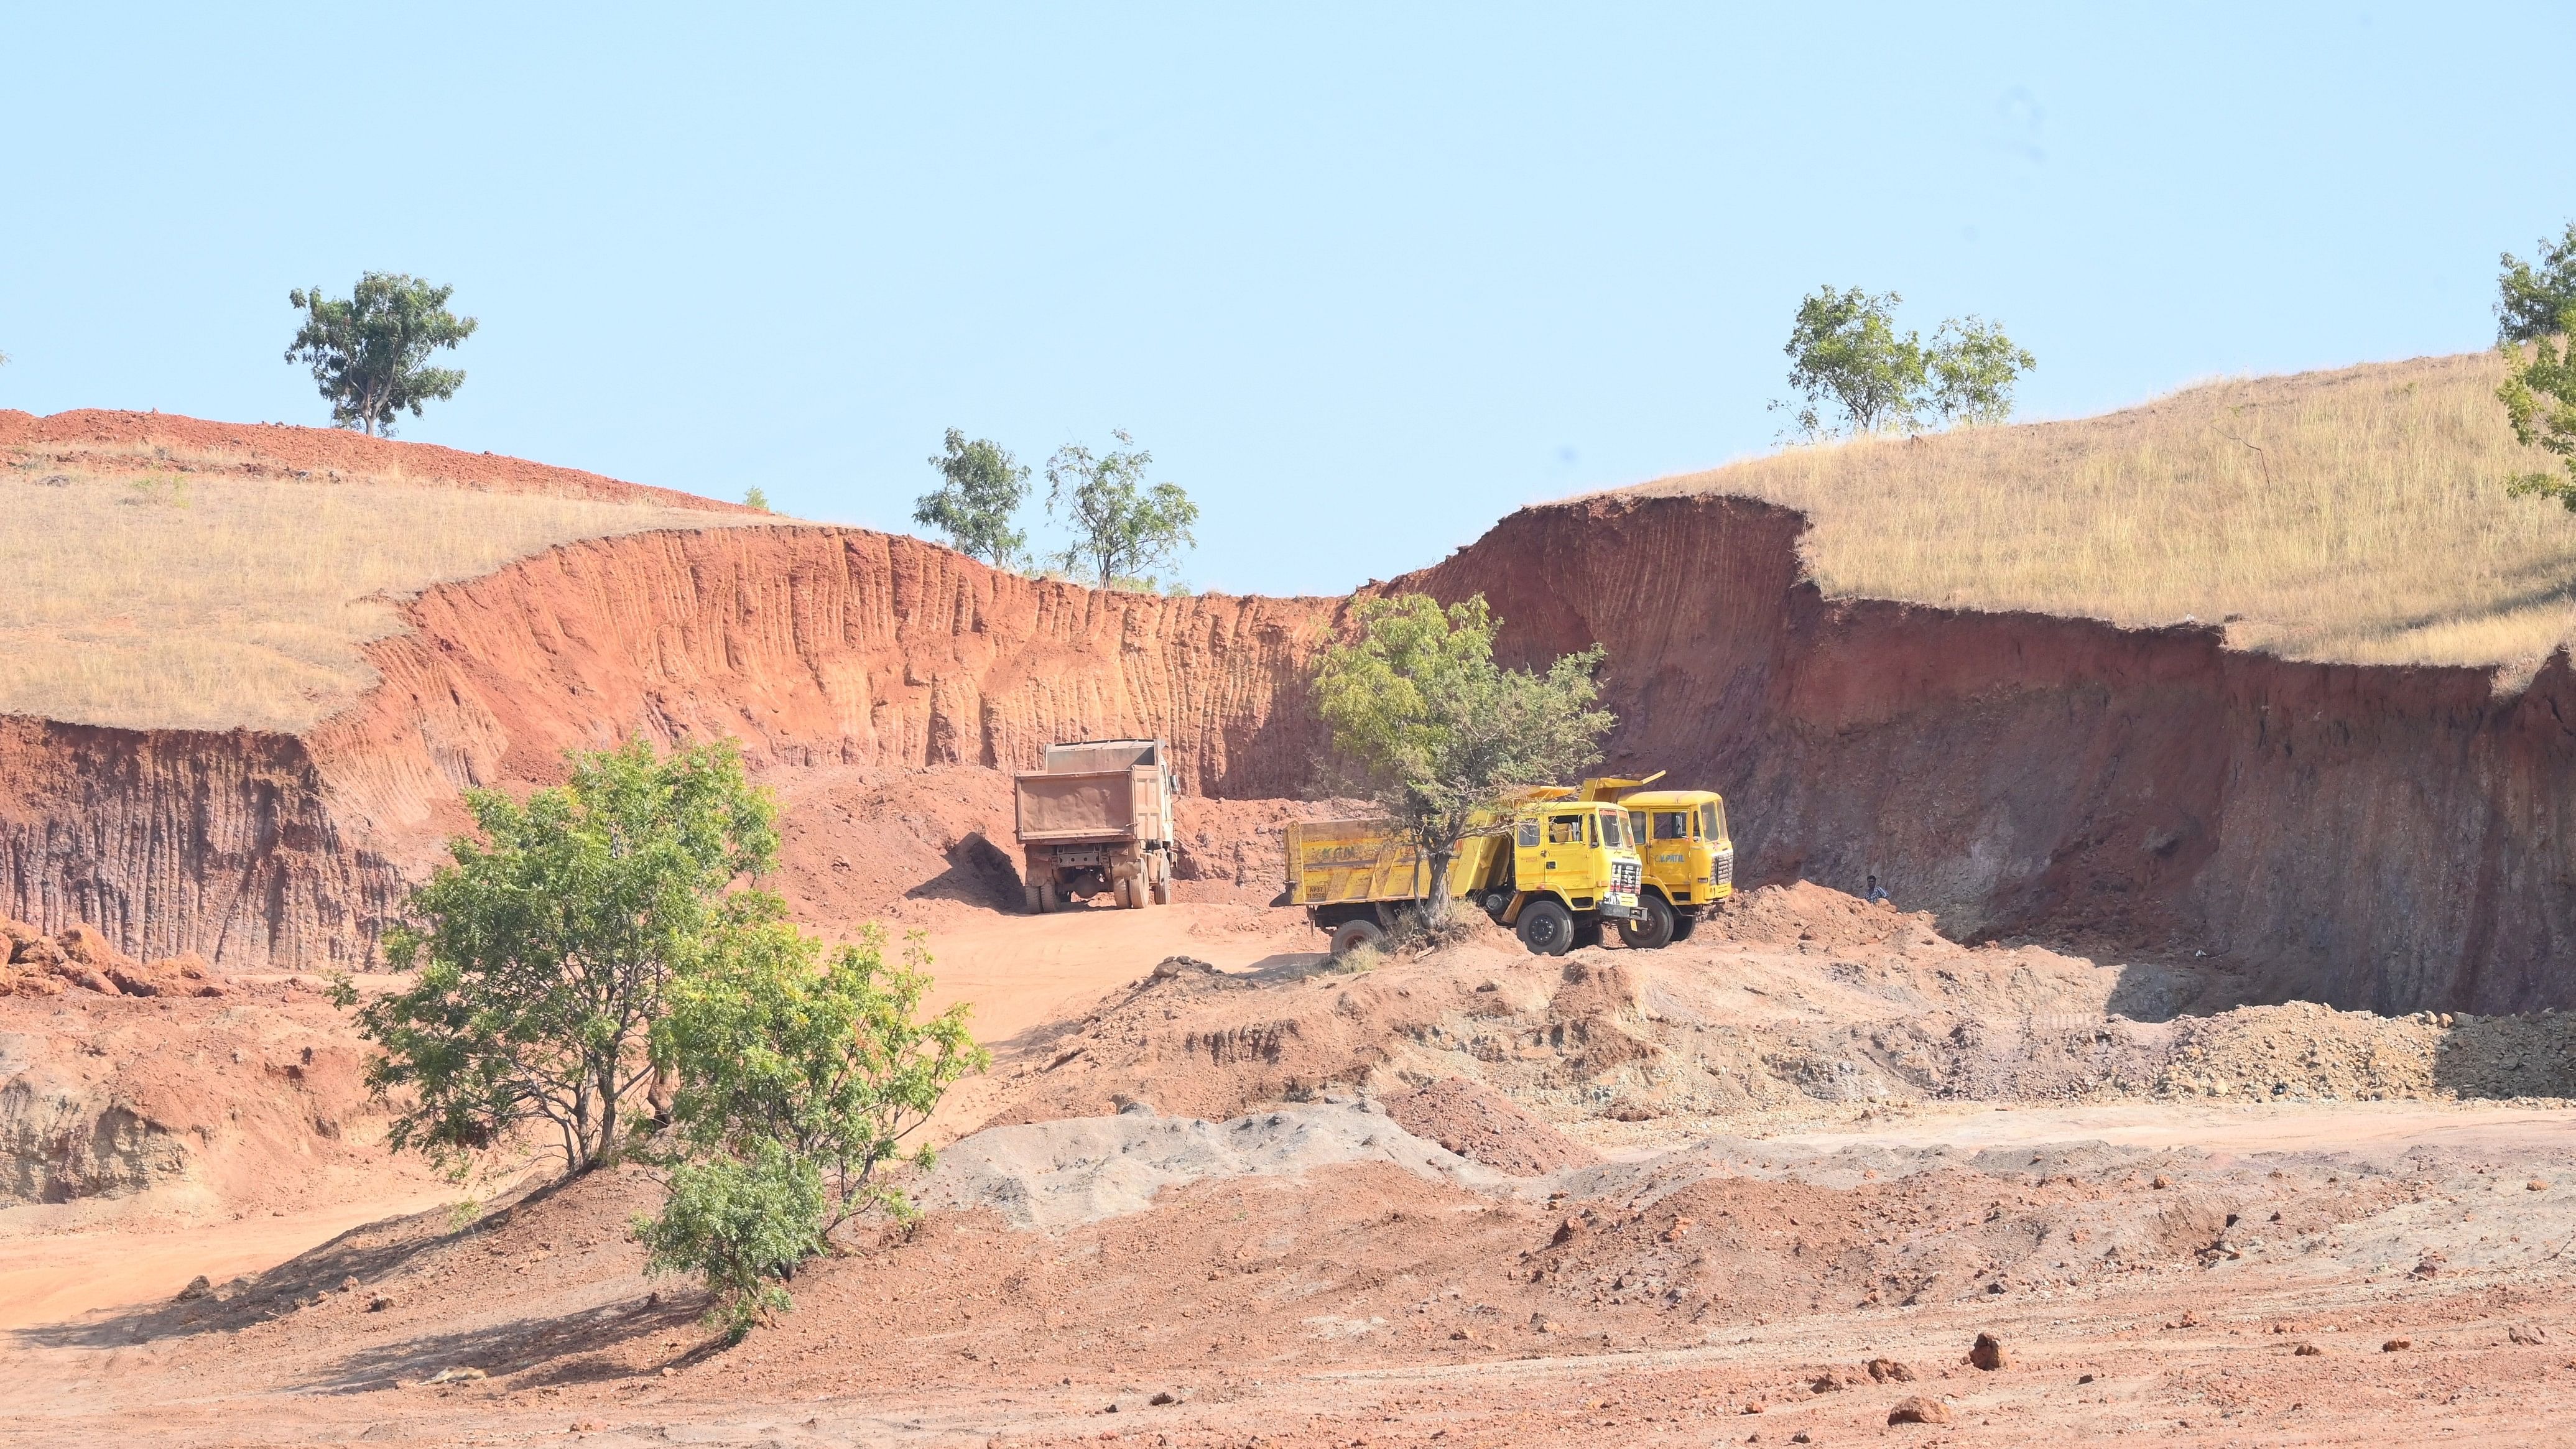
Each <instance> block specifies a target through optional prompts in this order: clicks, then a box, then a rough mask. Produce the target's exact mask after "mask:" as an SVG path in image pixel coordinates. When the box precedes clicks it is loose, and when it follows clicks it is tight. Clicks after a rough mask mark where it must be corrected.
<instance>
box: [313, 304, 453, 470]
mask: <svg viewBox="0 0 2576 1449" xmlns="http://www.w3.org/2000/svg"><path fill="white" fill-rule="evenodd" d="M455 291H456V289H455V288H454V287H439V286H432V285H431V284H430V283H427V282H423V281H419V280H417V279H415V278H412V277H410V276H406V275H404V274H402V273H399V272H369V273H367V274H366V275H364V276H362V277H360V278H358V285H357V288H356V290H354V291H353V292H351V294H350V295H349V296H348V298H347V299H345V300H340V299H334V298H329V297H325V296H323V295H322V289H321V288H319V287H316V288H314V289H313V290H311V291H309V292H307V291H303V290H300V289H299V290H296V291H291V292H289V293H287V294H286V300H287V302H288V303H289V304H290V305H292V306H295V307H299V308H302V309H303V311H304V325H303V326H301V327H299V328H297V329H296V331H295V340H294V341H293V342H292V343H290V344H288V346H287V349H286V360H287V361H289V362H307V363H311V364H312V365H313V380H314V382H315V383H317V384H319V385H320V387H321V389H322V396H323V397H324V399H326V400H327V401H329V403H330V404H331V421H332V423H333V424H334V425H336V426H339V427H343V428H357V429H360V430H362V431H364V432H366V433H367V434H369V435H370V436H382V437H388V438H389V437H392V436H393V431H394V427H393V424H394V414H396V413H398V412H401V411H402V410H403V409H405V408H409V409H411V415H412V416H413V417H419V416H420V410H421V405H422V404H423V403H429V402H445V401H446V400H447V399H449V398H451V397H454V396H455V395H456V390H457V389H458V388H459V387H462V386H464V384H465V374H464V373H462V372H459V371H457V370H455V369H453V368H443V367H431V366H429V357H430V354H431V353H433V352H436V351H438V350H440V349H441V348H449V347H454V346H456V345H457V344H458V343H460V342H463V341H464V340H465V339H466V338H468V337H471V336H473V335H474V329H475V327H476V326H477V325H478V324H477V323H476V321H475V319H474V318H471V317H459V316H457V315H456V314H455V313H453V312H450V311H448V310H447V299H448V298H449V297H450V296H451V295H453V294H454V293H455Z"/></svg>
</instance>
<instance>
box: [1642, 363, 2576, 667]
mask: <svg viewBox="0 0 2576 1449" xmlns="http://www.w3.org/2000/svg"><path fill="white" fill-rule="evenodd" d="M2503 372H2504V364H2503V361H2502V359H2501V358H2499V357H2498V356H2497V355H2496V354H2494V353H2473V354H2469V355H2466V356H2459V357H2435V358H2420V359H2417V360H2415V361H2411V362H2398V363H2384V364H2372V365H2369V366H2363V367H2353V368H2345V369H2341V370H2338V371H2333V372H2312V373H2302V374H2299V375H2296V376H2291V377H2267V378H2252V379H2242V380H2229V381H2222V382H2212V383H2207V384H2203V385H2200V386H2196V387H2192V388H2188V389H2185V390H2184V391H2182V392H2178V393H2175V394H2173V395H2172V396H2170V397H2165V398H2160V399H2158V400H2156V401H2155V402H2152V403H2149V404H2147V405H2145V406H2144V407H2138V408H2131V409H2128V410H2126V411H2123V412H2116V413H2110V414H2106V415H2104V416H2102V417H2097V418H2086V419H2081V420H2078V421H2074V422H2058V423H2032V424H2016V425H2012V426H2007V427H1993V428H1975V429H1964V430H1961V431H1957V432H1953V433H1947V434H1941V435H1936V436H1930V437H1925V438H1922V439H1920V440H1916V441H1908V440H1906V439H1903V438H1879V439H1867V440H1862V441H1858V442H1848V443H1841V444H1831V445H1824V446H1818V447H1804V448H1794V449H1791V450H1789V451H1787V452H1783V453H1779V454H1776V455H1773V456H1770V457H1765V458H1757V459H1752V460H1749V461H1746V462H1740V463H1734V464H1730V465H1728V466H1726V467H1723V468H1719V469H1716V470H1713V471H1711V472H1706V473H1697V474H1691V475H1687V476H1683V477H1676V478H1667V479H1663V480H1660V481H1658V482H1655V483H1649V484H1646V485H1643V488H1644V489H1645V490H1647V491H1656V492H1721V493H1733V494H1743V495H1749V496H1752V497H1756V498H1765V499H1769V500H1771V501H1773V502H1777V503H1784V504H1788V505H1790V506H1792V507H1795V508H1799V509H1802V510H1804V511H1805V512H1806V513H1807V514H1808V515H1809V516H1810V517H1811V518H1812V519H1813V520H1814V531H1813V533H1812V534H1811V535H1810V536H1809V541H1808V567H1809V569H1810V571H1811V573H1812V574H1813V576H1814V577H1815V579H1816V581H1817V582H1818V584H1819V585H1820V586H1822V587H1823V588H1824V589H1825V590H1826V591H1827V592H1828V593H1831V594H1835V595H1840V596H1846V597H1868V598H1889V599H1915V600H1922V601H1926V602H1931V603H1939V604H1949V605H1955V606H1960V607H1966V608H1976V609H2034V610H2041V611H2045V612H2048V613H2055V614H2074V615H2083V616H2088V617H2093V618H2102V619H2110V620H2115V621H2117V622H2120V623H2124V624H2170V623H2173V622H2176V621H2178V620H2181V619H2184V618H2187V617H2188V618H2196V619H2198V620H2200V621H2202V622H2206V623H2220V622H2225V623H2226V624H2227V630H2228V642H2229V643H2230V644H2232V645H2235V646H2237V647H2240V648H2247V649H2262V650H2269V651H2273V652H2277V653H2281V654H2285V655H2289V656H2292V657H2295V658H2306V659H2334V660H2351V661H2359V662H2367V663H2443V664H2475V665H2488V664H2505V665H2516V666H2520V667H2522V668H2525V669H2527V668H2528V667H2530V666H2531V665H2532V664H2533V663H2536V661H2537V660H2538V659H2540V658H2541V657H2543V656H2545V655H2546V654H2547V653H2548V652H2549V651H2550V650H2551V649H2553V648H2555V647H2557V645H2558V644H2559V643H2560V642H2561V641H2563V640H2565V639H2567V638H2568V637H2569V635H2570V632H2571V627H2576V605H2572V604H2571V597H2572V596H2571V581H2576V514H2570V513H2568V512H2567V511H2566V510H2565V509H2562V508H2560V507H2558V506H2557V505H2556V504H2554V503H2547V502H2543V501H2539V500H2529V499H2515V498H2508V497H2506V496H2505V493H2504V482H2505V479H2506V478H2508V477H2509V476H2511V475H2513V474H2514V473H2517V472H2527V471H2530V470H2532V469H2534V468H2538V467H2544V466H2547V464H2548V462H2549V460H2548V459H2547V458H2545V457H2543V456H2541V455H2539V454H2537V453H2533V452H2526V451H2525V450H2524V449H2523V448H2522V447H2521V446H2520V445H2518V444H2517V443H2515V441H2514V438H2513V432H2512V430H2511V429H2510V428H2509V427H2508V426H2507V425H2506V423H2505V419H2504V410H2503V408H2502V407H2501V406H2500V405H2498V403H2497V402H2496V400H2495V389H2496V384H2497V383H2498V382H2500V381H2501V380H2502V378H2503Z"/></svg>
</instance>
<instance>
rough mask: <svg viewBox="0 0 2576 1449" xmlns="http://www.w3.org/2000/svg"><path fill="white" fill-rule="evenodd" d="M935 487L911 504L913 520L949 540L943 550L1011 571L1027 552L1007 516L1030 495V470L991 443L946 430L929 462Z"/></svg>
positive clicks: (1026, 539) (1025, 539) (1023, 536)
mask: <svg viewBox="0 0 2576 1449" xmlns="http://www.w3.org/2000/svg"><path fill="white" fill-rule="evenodd" d="M930 466H931V467H933V468H936V469H938V470H939V487H938V488H937V489H935V490H933V491H932V492H929V493H924V494H923V495H921V497H920V499H919V500H917V501H916V502H915V503H914V504H913V508H912V521H913V522H915V523H918V524H920V525H922V526H923V527H925V528H935V529H938V530H939V531H940V532H941V533H943V534H946V535H947V536H948V546H949V547H951V548H954V549H956V550H957V551H958V552H959V553H962V554H964V555H966V556H967V557H968V558H980V559H982V560H984V561H985V562H986V563H989V564H991V565H992V566H993V567H995V568H997V569H1006V568H1011V567H1013V566H1015V565H1016V564H1018V563H1019V561H1020V559H1021V557H1022V555H1023V554H1025V553H1026V551H1027V549H1028V544H1029V536H1028V535H1027V534H1026V533H1023V532H1021V531H1020V530H1018V529H1015V528H1013V527H1011V516H1012V515H1013V514H1015V513H1017V512H1019V510H1020V504H1021V502H1022V500H1024V499H1026V498H1027V497H1028V496H1029V470H1028V469H1027V468H1026V467H1024V466H1022V465H1021V463H1020V461H1019V460H1018V459H1016V458H1013V457H1012V456H1011V452H1010V450H1009V449H1008V448H1005V447H1003V446H1002V445H1001V444H999V443H996V442H994V441H993V440H992V439H990V438H977V439H975V440H974V441H973V442H971V443H970V442H968V441H967V440H966V435H965V433H963V432H961V431H959V430H958V429H956V428H950V429H949V430H948V439H947V446H946V450H945V451H944V452H943V453H942V454H941V455H940V456H938V457H936V458H933V459H931V460H930Z"/></svg>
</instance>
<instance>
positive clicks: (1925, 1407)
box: [1887, 1394, 1953, 1424]
mask: <svg viewBox="0 0 2576 1449" xmlns="http://www.w3.org/2000/svg"><path fill="white" fill-rule="evenodd" d="M1887 1422H1889V1423H1890V1424H1947V1423H1951V1422H1953V1421H1952V1419H1951V1417H1950V1406H1949V1405H1948V1404H1945V1403H1943V1402H1941V1401H1940V1400H1939V1399H1927V1398H1924V1397H1923V1396H1921V1395H1919V1394H1918V1395H1916V1396H1915V1397H1913V1398H1910V1399H1906V1400H1904V1401H1903V1402H1901V1403H1899V1404H1898V1405H1897V1406H1896V1407H1895V1408H1893V1409H1890V1410H1888V1411H1887Z"/></svg>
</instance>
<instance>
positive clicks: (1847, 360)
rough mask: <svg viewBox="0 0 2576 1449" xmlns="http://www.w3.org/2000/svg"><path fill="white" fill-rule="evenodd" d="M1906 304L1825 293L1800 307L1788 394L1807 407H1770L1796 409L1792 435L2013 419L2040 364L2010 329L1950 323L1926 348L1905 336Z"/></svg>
mask: <svg viewBox="0 0 2576 1449" xmlns="http://www.w3.org/2000/svg"><path fill="white" fill-rule="evenodd" d="M1904 300H1905V299H1904V298H1903V297H1901V296H1899V295H1898V294H1896V293H1894V292H1881V293H1879V294H1877V295H1875V296H1873V295H1871V294H1870V293H1867V292H1864V291H1862V290H1861V289H1860V288H1858V287H1852V288H1849V289H1846V290H1841V291H1837V290H1835V289H1834V288H1832V287H1824V288H1820V289H1818V290H1817V291H1816V292H1814V293H1812V294H1811V295H1809V296H1807V297H1805V298H1803V299H1801V300H1800V302H1799V303H1798V317H1797V321H1796V322H1795V324H1794V325H1792V327H1791V328H1790V331H1789V341H1788V344H1787V345H1786V346H1785V347H1784V348H1783V349H1782V350H1783V351H1784V352H1786V353H1787V354H1788V355H1789V359H1790V366H1789V385H1790V386H1791V387H1793V388H1795V389H1797V390H1798V392H1799V394H1800V395H1801V397H1802V398H1803V399H1804V401H1803V402H1802V403H1798V404H1792V403H1790V402H1787V401H1780V402H1774V403H1773V404H1771V406H1772V408H1773V409H1774V410H1775V411H1777V410H1781V409H1786V408H1789V407H1792V406H1795V407H1796V408H1797V411H1796V413H1795V415H1794V416H1795V422H1796V426H1795V428H1794V430H1793V431H1795V432H1797V433H1800V434H1803V435H1805V436H1808V437H1823V436H1828V435H1830V434H1833V433H1837V432H1851V433H1855V434H1865V433H1875V432H1879V431H1882V430H1885V429H1892V428H1908V429H1911V428H1917V427H1920V426H1922V425H1923V423H1924V422H1925V421H1926V420H1928V419H1933V418H1937V419H1939V420H1940V421H1941V422H1942V423H1944V424H1948V423H1962V422H1964V423H1995V422H2001V421H2003V420H2004V419H2005V418H2007V417H2009V416H2011V415H2012V392H2013V385H2014V383H2015V382H2016V381H2017V380H2018V379H2019V378H2020V376H2021V374H2023V373H2025V372H2028V371H2030V370H2031V369H2032V368H2034V367H2036V366H2038V365H2039V364H2038V360H2037V359H2036V358H2034V357H2032V356H2031V354H2030V353H2029V352H2027V351H2025V350H2024V349H2022V348H2020V347H2018V346H2016V345H2014V343H2013V341H2012V339H2011V338H2010V337H2007V336H2005V335H2004V330H2003V328H2002V327H2000V326H1998V325H1996V324H1994V323H1991V322H1987V321H1984V320H1983V319H1981V318H1977V317H1973V316H1971V317H1964V318H1961V317H1953V318H1951V319H1950V320H1948V321H1946V322H1944V323H1942V324H1941V328H1940V330H1939V331H1938V332H1936V333H1934V334H1933V339H1932V344H1931V345H1930V346H1928V347H1927V346H1925V345H1924V343H1923V339H1922V336H1921V334H1919V333H1915V332H1900V331H1898V330H1897V327H1896V308H1897V306H1898V304H1900V303H1902V302H1903V301H1904Z"/></svg>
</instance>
